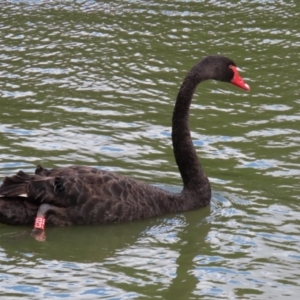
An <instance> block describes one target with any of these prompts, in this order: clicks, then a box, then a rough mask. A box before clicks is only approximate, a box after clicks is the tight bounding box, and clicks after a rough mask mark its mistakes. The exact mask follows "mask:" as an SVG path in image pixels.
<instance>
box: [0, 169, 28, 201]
mask: <svg viewBox="0 0 300 300" xmlns="http://www.w3.org/2000/svg"><path fill="white" fill-rule="evenodd" d="M31 180H32V176H31V175H28V174H26V173H24V172H23V171H19V172H18V173H17V174H16V175H13V176H11V177H5V178H4V180H3V183H2V185H1V187H0V196H1V197H4V196H5V197H27V195H28V183H29V182H30V181H31Z"/></svg>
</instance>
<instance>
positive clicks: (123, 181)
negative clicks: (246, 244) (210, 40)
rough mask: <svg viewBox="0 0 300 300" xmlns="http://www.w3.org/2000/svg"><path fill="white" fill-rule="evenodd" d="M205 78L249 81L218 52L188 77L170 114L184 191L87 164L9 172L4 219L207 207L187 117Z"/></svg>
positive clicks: (0, 208) (118, 215)
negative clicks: (194, 96) (174, 191)
mask: <svg viewBox="0 0 300 300" xmlns="http://www.w3.org/2000/svg"><path fill="white" fill-rule="evenodd" d="M207 79H215V80H219V81H224V82H230V83H232V84H234V85H237V86H238V87H240V88H242V89H244V90H250V87H249V86H248V85H247V84H246V83H244V81H243V79H242V78H241V77H240V76H239V74H238V71H237V67H236V64H235V63H234V62H233V61H232V60H231V59H229V58H226V57H224V56H220V55H214V56H207V57H206V58H204V59H203V60H202V61H200V62H199V63H197V64H196V65H195V66H194V67H193V68H192V69H191V71H190V72H189V73H188V74H187V76H186V77H185V79H184V81H183V83H182V85H181V87H180V89H179V92H178V95H177V100H176V104H175V108H174V112H173V119H172V141H173V149H174V156H175V159H176V163H177V165H178V168H179V172H180V174H181V177H182V181H183V189H182V191H181V192H180V193H178V194H177V193H171V192H168V191H165V190H162V189H160V188H157V187H154V186H152V185H148V184H146V183H144V182H141V181H138V180H135V179H132V178H129V177H126V176H123V175H119V174H116V173H113V172H108V171H104V170H99V169H95V168H90V167H85V166H71V167H66V168H58V169H52V170H47V169H44V168H42V167H40V166H38V167H37V169H36V171H35V174H34V175H28V174H26V173H24V172H22V171H19V172H18V173H17V174H16V175H13V176H11V177H5V179H4V181H3V184H2V186H1V187H0V222H2V223H6V224H11V225H14V224H18V225H20V224H33V223H34V220H35V228H36V229H41V230H43V229H44V226H45V222H46V223H47V224H52V225H58V226H63V225H72V224H97V223H110V222H122V221H131V220H134V219H143V218H148V217H154V216H158V215H161V214H166V213H176V212H183V211H187V210H193V209H198V208H201V207H205V206H207V205H208V204H209V203H210V199H211V187H210V183H209V181H208V178H207V177H206V175H205V173H204V172H203V170H202V167H201V165H200V163H199V161H198V159H197V155H196V151H195V149H194V146H193V143H192V140H191V134H190V129H189V123H188V117H189V109H190V104H191V100H192V97H193V94H194V92H195V89H196V87H197V85H198V84H199V83H200V82H202V81H204V80H207Z"/></svg>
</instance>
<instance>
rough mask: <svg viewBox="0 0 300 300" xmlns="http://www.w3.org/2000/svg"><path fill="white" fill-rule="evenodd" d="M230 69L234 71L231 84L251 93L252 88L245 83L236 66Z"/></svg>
mask: <svg viewBox="0 0 300 300" xmlns="http://www.w3.org/2000/svg"><path fill="white" fill-rule="evenodd" d="M229 68H230V69H231V70H232V71H233V74H234V75H233V78H232V79H231V83H232V84H234V85H236V86H238V87H240V88H241V89H244V90H246V91H250V86H249V85H248V84H247V83H245V82H244V80H243V78H242V77H241V76H240V74H239V72H238V70H237V68H236V67H235V66H229Z"/></svg>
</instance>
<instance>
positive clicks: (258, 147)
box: [0, 0, 300, 299]
mask: <svg viewBox="0 0 300 300" xmlns="http://www.w3.org/2000/svg"><path fill="white" fill-rule="evenodd" d="M0 2H1V6H0V101H1V110H0V118H1V122H0V138H1V139H0V140H1V143H0V180H2V179H3V178H4V176H6V175H8V174H11V173H13V172H15V171H17V170H19V169H23V170H25V171H30V172H32V171H33V170H34V168H35V166H36V165H37V164H42V165H44V166H47V167H56V166H65V165H70V164H84V165H90V166H96V167H99V168H105V169H108V170H115V171H118V172H120V173H122V174H126V175H129V176H132V177H134V178H139V179H143V180H145V181H146V182H148V183H151V184H157V185H161V186H162V187H164V188H166V189H170V190H174V191H179V190H180V187H181V185H182V184H181V179H180V176H179V174H178V170H177V166H176V164H175V162H174V158H173V152H172V148H171V137H170V125H171V114H172V111H173V104H174V99H175V97H176V93H177V91H178V87H179V85H180V83H181V81H182V79H183V77H184V76H185V74H186V72H187V71H188V70H189V69H190V68H191V67H192V65H193V64H195V63H196V62H197V61H199V60H200V59H201V58H202V57H204V56H205V55H208V54H216V53H220V54H224V55H226V56H229V57H231V58H232V59H233V60H234V61H235V62H236V63H237V64H238V66H239V67H240V68H241V74H242V76H243V77H244V79H245V80H246V82H247V83H248V84H249V85H250V86H251V92H250V93H246V92H244V91H242V90H239V89H237V88H236V87H234V86H231V85H229V84H226V83H219V82H218V83H216V82H212V81H211V82H205V83H203V84H202V85H201V86H200V87H199V88H198V90H197V93H196V95H195V97H194V102H193V104H192V110H191V130H192V136H193V140H194V144H195V147H196V149H197V153H198V156H199V158H201V162H202V164H203V167H204V168H205V171H206V173H207V175H208V176H209V178H210V180H211V183H212V188H213V199H212V204H211V206H210V207H209V208H206V209H203V210H198V211H192V212H187V213H183V214H178V215H168V216H163V217H157V218H153V219H149V220H145V221H138V222H132V223H127V224H117V225H109V226H95V227H70V228H50V227H49V228H47V241H46V242H44V243H38V242H36V241H35V240H33V239H32V238H31V237H30V236H29V233H30V230H31V228H30V227H10V226H7V225H0V257H1V258H0V259H1V264H0V294H1V295H2V296H3V297H4V298H5V299H18V298H21V297H23V298H25V299H42V298H48V299H61V298H64V299H102V298H105V299H134V298H137V299H200V298H201V299H202V298H203V299H271V298H272V299H284V298H294V299H297V296H298V294H299V285H300V271H299V266H300V250H299V248H300V247H299V244H300V237H299V230H300V222H299V219H300V213H299V211H300V209H299V202H298V201H299V200H300V196H299V195H300V184H299V175H300V159H299V154H300V152H299V151H300V150H299V149H300V129H299V128H300V127H299V122H300V113H299V106H300V98H299V84H300V79H299V70H300V68H299V65H298V62H299V47H300V31H299V17H300V8H299V5H298V4H297V1H295V0H294V1H267V0H266V1H263V0H261V1H156V0H154V1H105V2H104V1H17V0H16V1H0Z"/></svg>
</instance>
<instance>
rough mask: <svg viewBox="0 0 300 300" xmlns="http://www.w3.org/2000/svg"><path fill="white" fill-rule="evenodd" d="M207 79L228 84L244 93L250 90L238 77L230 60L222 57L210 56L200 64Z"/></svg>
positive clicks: (235, 68)
mask: <svg viewBox="0 0 300 300" xmlns="http://www.w3.org/2000/svg"><path fill="white" fill-rule="evenodd" d="M200 65H201V67H202V68H203V71H204V72H205V73H206V76H207V78H210V79H215V80H219V81H225V82H230V83H232V84H234V85H236V86H238V87H240V88H242V89H244V90H246V91H249V90H250V87H249V85H248V84H247V83H245V82H244V80H243V78H242V77H241V76H240V74H239V72H238V69H237V66H236V64H235V63H234V61H232V60H231V59H229V58H227V57H225V56H222V55H211V56H207V57H205V58H204V59H203V60H202V61H201V62H200Z"/></svg>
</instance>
